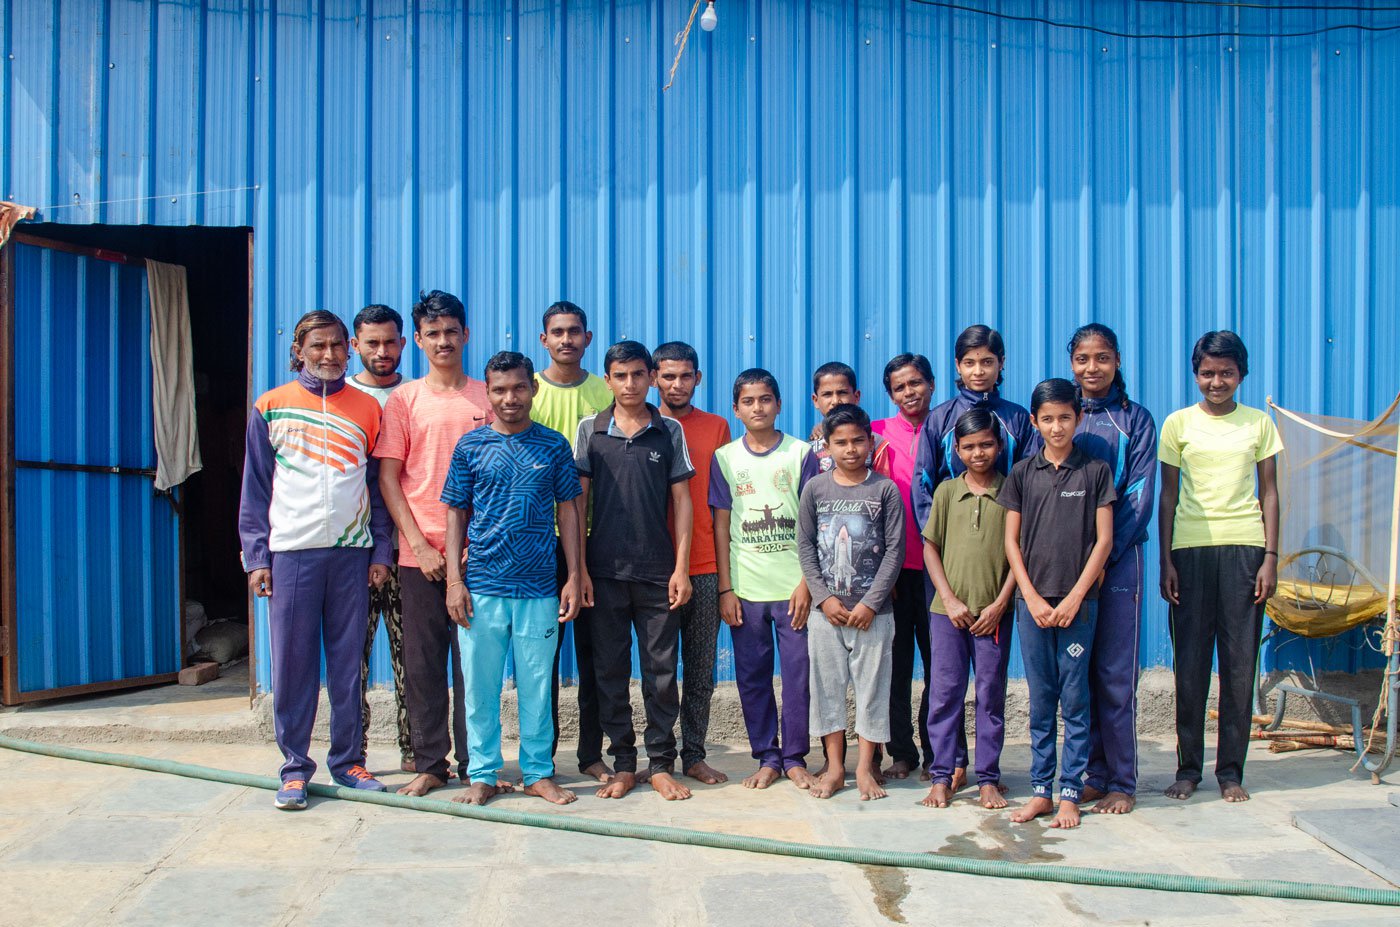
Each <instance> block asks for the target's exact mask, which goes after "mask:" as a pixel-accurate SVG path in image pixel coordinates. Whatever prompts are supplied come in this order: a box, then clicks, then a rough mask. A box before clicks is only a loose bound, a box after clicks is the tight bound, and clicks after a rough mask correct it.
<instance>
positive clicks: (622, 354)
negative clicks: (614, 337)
mask: <svg viewBox="0 0 1400 927" xmlns="http://www.w3.org/2000/svg"><path fill="white" fill-rule="evenodd" d="M635 360H639V361H646V363H647V369H648V370H655V369H656V361H655V360H653V359H652V356H651V352H650V351H648V350H647V346H646V345H644V344H642V343H641V342H640V341H619V342H618V343H617V344H615V345H613V346H612V347H610V348H608V352H607V353H606V354H604V355H603V373H605V374H606V373H611V372H612V365H613V364H626V363H628V362H629V361H635Z"/></svg>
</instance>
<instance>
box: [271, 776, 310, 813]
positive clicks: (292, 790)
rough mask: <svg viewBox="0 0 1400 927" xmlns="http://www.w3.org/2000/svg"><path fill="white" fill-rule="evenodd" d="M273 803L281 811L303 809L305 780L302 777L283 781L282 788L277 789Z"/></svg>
mask: <svg viewBox="0 0 1400 927" xmlns="http://www.w3.org/2000/svg"><path fill="white" fill-rule="evenodd" d="M273 804H275V805H276V806H277V807H278V808H280V809H281V810H283V811H302V810H305V808H306V781H305V780H304V779H288V780H287V781H286V782H283V783H282V788H280V789H278V790H277V798H276V799H275V800H274V802H273Z"/></svg>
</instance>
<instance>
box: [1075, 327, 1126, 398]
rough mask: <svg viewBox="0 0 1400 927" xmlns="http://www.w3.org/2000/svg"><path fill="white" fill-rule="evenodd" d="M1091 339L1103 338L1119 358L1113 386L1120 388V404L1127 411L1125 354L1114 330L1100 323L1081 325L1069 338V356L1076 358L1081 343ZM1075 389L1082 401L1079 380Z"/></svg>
mask: <svg viewBox="0 0 1400 927" xmlns="http://www.w3.org/2000/svg"><path fill="white" fill-rule="evenodd" d="M1089 338H1102V339H1103V340H1104V343H1105V344H1107V345H1108V346H1109V348H1110V349H1112V351H1113V353H1114V354H1115V355H1117V356H1118V359H1119V364H1118V369H1117V370H1115V371H1114V372H1113V385H1114V386H1115V387H1117V388H1118V396H1119V402H1120V403H1121V404H1122V406H1123V408H1124V409H1127V408H1128V384H1127V381H1125V380H1124V379H1123V364H1122V358H1123V354H1122V352H1121V351H1119V350H1118V336H1117V335H1116V334H1114V332H1113V329H1111V328H1109V327H1108V326H1107V325H1104V324H1102V323H1100V322H1090V323H1089V324H1088V325H1081V326H1079V327H1078V328H1076V329H1075V330H1074V334H1073V335H1070V336H1069V344H1068V345H1067V346H1066V350H1067V351H1068V352H1069V356H1070V357H1074V349H1075V348H1077V347H1079V344H1080V342H1082V341H1085V340H1086V339H1089ZM1074 389H1075V392H1076V393H1078V394H1080V397H1081V401H1082V396H1083V391H1082V390H1081V389H1080V387H1079V381H1078V380H1077V379H1076V380H1075V384H1074Z"/></svg>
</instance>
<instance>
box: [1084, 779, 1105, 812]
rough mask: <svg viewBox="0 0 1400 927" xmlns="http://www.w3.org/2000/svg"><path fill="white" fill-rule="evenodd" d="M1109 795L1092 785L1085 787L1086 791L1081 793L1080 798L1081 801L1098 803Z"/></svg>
mask: <svg viewBox="0 0 1400 927" xmlns="http://www.w3.org/2000/svg"><path fill="white" fill-rule="evenodd" d="M1107 794H1108V793H1107V792H1105V791H1104V790H1103V789H1096V788H1094V787H1093V786H1092V785H1086V786H1084V791H1083V792H1080V793H1079V798H1080V800H1081V801H1098V800H1099V799H1100V798H1103V797H1104V796H1105V795H1107ZM1094 810H1096V811H1097V810H1098V809H1097V808H1096V809H1094Z"/></svg>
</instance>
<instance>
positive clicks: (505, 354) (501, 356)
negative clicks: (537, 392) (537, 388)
mask: <svg viewBox="0 0 1400 927" xmlns="http://www.w3.org/2000/svg"><path fill="white" fill-rule="evenodd" d="M512 370H524V371H525V379H527V380H533V379H534V378H535V365H534V364H532V363H531V362H530V358H528V357H526V356H525V355H524V354H521V353H520V352H519V351H497V352H496V353H495V354H492V355H491V358H490V360H488V361H487V362H486V371H485V373H483V374H482V378H483V379H485V380H490V379H491V374H493V373H510V372H511V371H512Z"/></svg>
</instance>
